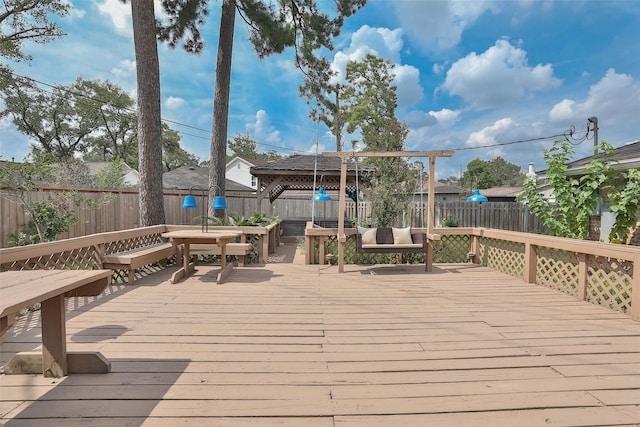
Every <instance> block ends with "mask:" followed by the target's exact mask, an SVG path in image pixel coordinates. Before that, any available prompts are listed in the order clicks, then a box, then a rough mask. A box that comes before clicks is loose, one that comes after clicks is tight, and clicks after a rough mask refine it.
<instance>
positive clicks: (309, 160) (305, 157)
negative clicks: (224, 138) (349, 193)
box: [251, 154, 374, 177]
mask: <svg viewBox="0 0 640 427" xmlns="http://www.w3.org/2000/svg"><path fill="white" fill-rule="evenodd" d="M340 168H341V163H340V158H339V157H325V156H322V155H317V156H316V155H313V154H294V155H292V156H290V157H285V158H282V159H278V160H271V161H268V162H265V163H263V164H260V165H256V166H252V167H251V173H252V174H253V175H255V176H258V177H259V176H264V175H273V174H281V173H282V172H288V173H290V174H291V175H311V176H313V175H314V172H315V173H316V174H325V175H337V176H340ZM357 168H358V173H360V172H364V171H367V172H372V171H373V170H374V168H373V167H372V166H370V165H366V164H364V163H361V162H357ZM355 174H356V162H355V161H350V162H348V163H347V176H355Z"/></svg>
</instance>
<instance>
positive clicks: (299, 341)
mask: <svg viewBox="0 0 640 427" xmlns="http://www.w3.org/2000/svg"><path fill="white" fill-rule="evenodd" d="M278 250H279V251H285V252H287V253H286V254H285V255H283V256H282V257H277V258H278V259H282V260H284V261H282V262H275V263H269V264H267V265H265V266H260V267H256V266H251V267H245V268H237V269H235V270H234V272H233V274H231V275H230V276H229V278H228V280H227V282H225V283H224V284H223V285H217V284H215V279H214V275H215V272H216V271H217V268H216V267H213V268H212V267H209V266H206V265H198V266H197V271H196V273H195V274H194V275H192V276H190V277H188V278H187V279H186V280H184V281H182V282H180V283H178V284H175V285H172V284H170V283H169V281H168V280H169V278H170V276H171V274H172V272H173V269H166V270H162V271H159V272H157V273H154V274H152V275H149V276H146V277H143V278H140V279H138V280H136V284H135V285H134V286H128V285H122V284H112V285H111V286H110V287H109V288H108V289H107V290H106V291H105V293H103V295H101V296H99V297H83V298H73V299H70V300H69V301H68V309H69V311H68V315H67V319H68V322H67V334H68V349H69V350H70V351H82V350H87V349H91V350H98V351H100V352H102V354H104V355H105V356H106V357H107V358H109V360H110V361H111V363H112V372H111V373H109V374H102V375H97V374H87V375H71V376H68V377H65V378H60V379H51V378H42V377H41V376H24V375H15V376H8V375H0V387H1V395H0V411H1V415H2V418H1V419H0V421H1V422H2V423H4V425H5V426H7V427H22V426H33V425H50V426H70V427H74V426H87V425H91V426H115V425H117V426H132V427H133V426H136V427H139V426H160V427H163V426H167V427H168V426H187V425H188V426H190V427H193V426H214V427H216V426H219V427H223V426H224V427H247V426H284V427H289V426H305V427H306V426H309V427H360V426H367V427H376V426H394V427H395V426H425V425H439V426H440V425H445V426H446V425H455V426H461V425H492V426H513V425H518V426H519V427H524V426H542V425H603V426H604V425H618V426H620V425H636V424H638V423H640V322H634V321H632V320H630V319H629V318H628V317H627V316H625V315H624V314H621V313H615V312H612V311H610V310H607V309H604V308H601V307H596V306H593V305H591V304H589V303H584V302H579V301H576V300H575V299H574V298H573V297H571V296H569V295H565V294H562V293H558V292H556V291H553V290H550V289H547V288H544V287H540V286H535V285H531V284H527V283H524V282H523V281H521V280H519V279H516V278H512V277H508V276H505V275H503V274H500V273H497V272H495V271H492V270H490V269H488V268H485V267H481V266H474V265H469V264H464V265H435V266H434V271H433V272H432V273H427V272H425V271H424V268H423V266H419V265H416V266H412V265H399V266H350V265H348V266H346V272H345V273H344V274H338V273H337V267H335V266H317V265H304V264H303V263H302V261H303V259H304V258H303V255H301V254H296V256H295V258H294V259H293V260H292V259H291V257H292V256H291V253H293V251H292V250H291V248H290V247H284V246H281V247H280V248H278ZM39 334H40V327H39V318H38V313H33V314H30V315H28V316H25V317H23V318H21V319H19V320H18V322H17V323H16V325H15V326H14V328H13V330H11V331H9V332H7V334H5V336H4V337H3V342H2V344H1V346H0V361H1V362H2V363H4V362H6V360H8V359H9V358H10V357H11V356H12V355H13V354H15V353H16V352H18V351H35V350H37V349H38V348H39V345H40V336H39Z"/></svg>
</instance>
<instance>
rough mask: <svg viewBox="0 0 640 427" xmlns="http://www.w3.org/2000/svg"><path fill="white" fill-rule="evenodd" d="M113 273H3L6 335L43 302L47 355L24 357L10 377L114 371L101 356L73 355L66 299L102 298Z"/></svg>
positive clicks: (1, 308)
mask: <svg viewBox="0 0 640 427" xmlns="http://www.w3.org/2000/svg"><path fill="white" fill-rule="evenodd" d="M112 274H113V271H111V270H19V271H5V272H2V273H0V335H2V334H4V333H5V332H7V331H8V330H9V329H11V327H12V325H13V323H14V322H15V317H16V314H17V313H18V312H19V311H20V310H22V309H24V308H29V307H31V306H33V305H34V304H36V303H41V307H40V322H41V325H42V354H36V353H18V354H17V355H15V356H14V357H13V358H12V359H11V360H10V361H9V363H7V365H6V366H5V368H4V370H5V372H7V373H39V372H42V374H43V375H44V376H45V377H61V376H66V375H68V374H69V373H102V372H109V370H110V368H111V364H110V362H109V361H108V360H106V359H105V358H104V356H102V354H100V353H98V352H78V353H67V334H66V315H65V309H66V303H65V298H69V297H76V296H96V295H100V294H101V293H102V291H103V290H104V289H105V288H106V287H107V286H108V285H109V284H110V283H111V275H112Z"/></svg>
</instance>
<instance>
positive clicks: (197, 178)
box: [162, 166, 255, 192]
mask: <svg viewBox="0 0 640 427" xmlns="http://www.w3.org/2000/svg"><path fill="white" fill-rule="evenodd" d="M224 185H225V191H242V192H253V191H255V190H254V189H253V188H251V187H247V186H246V185H242V184H239V183H237V182H235V181H232V180H230V179H226V180H225V183H224ZM162 186H163V187H164V188H167V189H176V190H178V189H179V190H188V189H190V188H192V187H195V186H197V187H200V188H201V189H206V188H209V168H208V167H206V168H203V167H200V166H181V167H179V168H177V169H174V170H172V171H169V172H165V173H164V174H162Z"/></svg>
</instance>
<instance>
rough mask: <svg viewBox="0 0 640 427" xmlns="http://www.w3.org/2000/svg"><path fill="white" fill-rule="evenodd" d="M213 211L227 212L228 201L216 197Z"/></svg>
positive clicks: (224, 198)
mask: <svg viewBox="0 0 640 427" xmlns="http://www.w3.org/2000/svg"><path fill="white" fill-rule="evenodd" d="M213 209H214V210H219V209H220V210H225V209H227V199H226V197H224V196H216V197H215V198H214V199H213Z"/></svg>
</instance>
